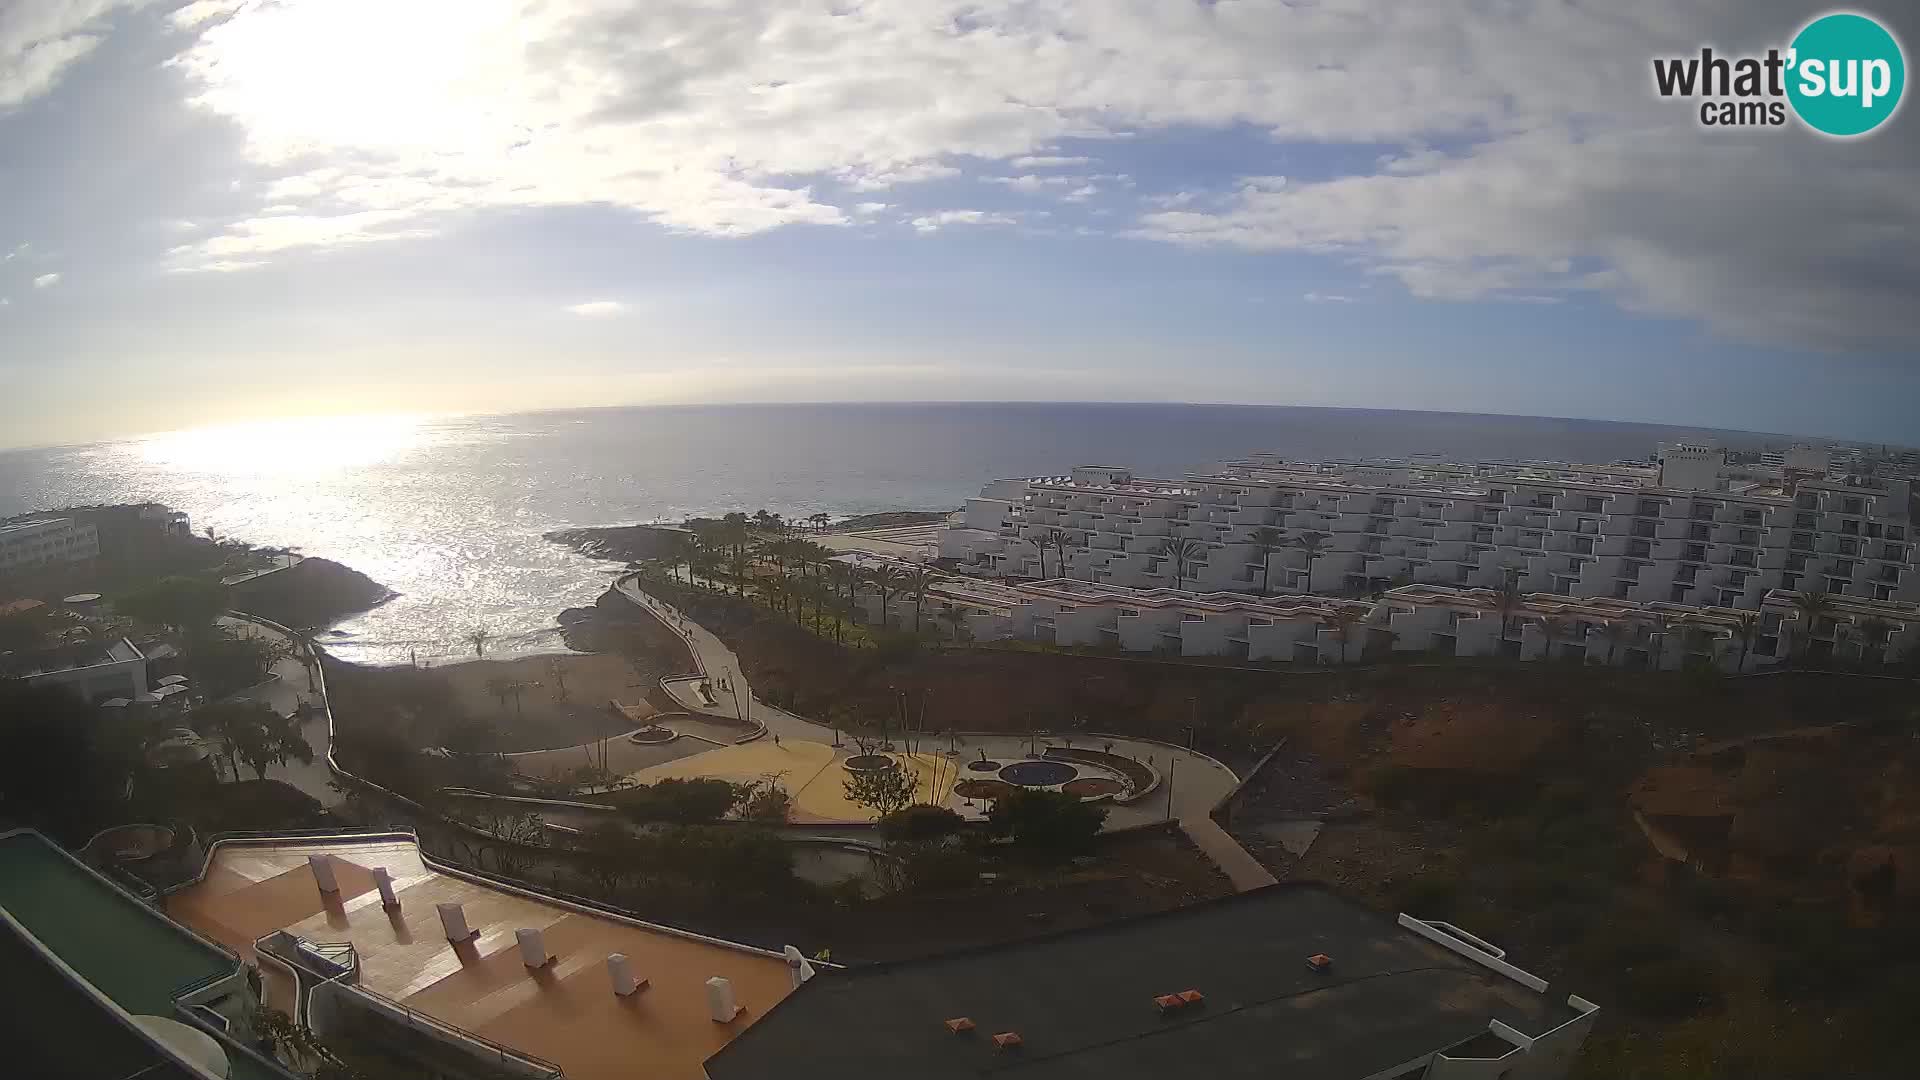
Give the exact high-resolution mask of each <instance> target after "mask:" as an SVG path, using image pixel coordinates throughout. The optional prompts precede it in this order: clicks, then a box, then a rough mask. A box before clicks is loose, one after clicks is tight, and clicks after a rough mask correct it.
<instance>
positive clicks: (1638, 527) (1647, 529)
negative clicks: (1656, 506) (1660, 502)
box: [1633, 521, 1653, 536]
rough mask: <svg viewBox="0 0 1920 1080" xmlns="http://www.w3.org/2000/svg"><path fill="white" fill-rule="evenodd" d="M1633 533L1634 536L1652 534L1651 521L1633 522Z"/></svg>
mask: <svg viewBox="0 0 1920 1080" xmlns="http://www.w3.org/2000/svg"><path fill="white" fill-rule="evenodd" d="M1633 535H1635V536H1652V535H1653V522H1651V521H1636V522H1634V523H1633Z"/></svg>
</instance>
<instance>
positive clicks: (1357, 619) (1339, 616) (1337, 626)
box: [1327, 608, 1365, 664]
mask: <svg viewBox="0 0 1920 1080" xmlns="http://www.w3.org/2000/svg"><path fill="white" fill-rule="evenodd" d="M1327 621H1328V622H1330V623H1332V624H1333V637H1334V640H1336V641H1338V642H1339V643H1340V662H1341V663H1343V664H1344V663H1346V662H1347V645H1348V644H1349V643H1350V642H1351V641H1352V640H1353V628H1354V627H1355V626H1358V625H1360V624H1361V623H1362V622H1363V621H1365V617H1364V616H1362V615H1359V614H1357V613H1355V612H1352V611H1349V610H1347V609H1346V608H1336V609H1335V610H1334V611H1333V613H1332V614H1330V615H1328V616H1327Z"/></svg>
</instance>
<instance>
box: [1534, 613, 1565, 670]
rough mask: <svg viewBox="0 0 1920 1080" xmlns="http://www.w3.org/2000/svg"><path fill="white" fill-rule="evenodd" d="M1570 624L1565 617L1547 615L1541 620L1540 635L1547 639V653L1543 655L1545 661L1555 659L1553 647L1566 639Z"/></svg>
mask: <svg viewBox="0 0 1920 1080" xmlns="http://www.w3.org/2000/svg"><path fill="white" fill-rule="evenodd" d="M1568 629H1569V624H1568V622H1567V620H1566V618H1565V617H1564V616H1561V615H1546V616H1543V617H1542V618H1541V619H1540V634H1541V636H1542V637H1544V638H1546V639H1547V648H1546V651H1545V652H1543V653H1541V654H1540V655H1541V658H1542V659H1544V660H1551V659H1553V646H1554V643H1555V642H1557V641H1563V640H1565V639H1566V636H1567V632H1568Z"/></svg>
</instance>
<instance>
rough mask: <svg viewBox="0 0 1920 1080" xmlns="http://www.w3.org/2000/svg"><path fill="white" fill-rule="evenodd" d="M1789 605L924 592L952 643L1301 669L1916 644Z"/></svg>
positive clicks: (1749, 661) (1896, 613)
mask: <svg viewBox="0 0 1920 1080" xmlns="http://www.w3.org/2000/svg"><path fill="white" fill-rule="evenodd" d="M1795 600H1796V594H1792V593H1786V592H1775V593H1771V594H1769V595H1767V596H1765V597H1763V598H1762V599H1761V605H1760V608H1759V610H1758V611H1757V612H1755V611H1752V610H1745V609H1739V608H1726V607H1689V606H1686V605H1680V604H1671V603H1665V602H1661V601H1655V602H1651V603H1645V604H1642V603H1636V602H1634V601H1630V600H1616V599H1612V598H1610V597H1594V598H1578V597H1567V596H1561V595H1557V594H1551V593H1529V594H1524V595H1522V596H1520V597H1518V598H1517V602H1516V603H1514V604H1512V605H1511V606H1510V607H1509V609H1508V610H1506V611H1502V610H1501V600H1500V595H1499V593H1498V592H1497V591H1495V590H1492V589H1462V588H1454V587H1450V586H1444V585H1406V586H1402V587H1400V588H1396V589H1390V590H1388V591H1387V592H1386V593H1384V594H1383V595H1381V596H1380V598H1379V599H1377V600H1343V599H1337V598H1333V597H1325V596H1300V595H1288V596H1266V597H1261V596H1253V595H1249V594H1246V593H1235V592H1211V593H1193V592H1186V591H1182V590H1175V589H1128V588H1121V587H1117V586H1113V585H1105V584H1098V583H1089V582H1085V581H1072V580H1068V579H1054V580H1050V581H1039V582H1023V583H1017V584H1016V583H1007V582H1001V581H988V580H983V579H980V578H967V577H950V578H946V579H944V580H942V581H940V582H938V583H937V584H935V585H934V586H933V587H932V588H931V589H930V590H929V591H928V595H927V597H926V600H925V602H924V603H923V604H922V606H921V623H922V626H923V627H926V628H928V629H929V631H930V632H934V633H945V632H947V631H946V630H945V628H946V627H947V626H948V625H949V623H948V620H947V619H945V618H944V617H936V615H935V613H939V612H942V611H943V609H945V608H947V607H952V608H955V609H957V610H958V611H959V612H960V613H961V614H963V615H964V616H965V623H966V626H967V628H968V630H969V632H970V634H971V637H972V639H973V640H976V641H995V640H1005V639H1016V640H1021V641H1037V642H1042V643H1045V644H1050V645H1059V646H1065V647H1078V648H1093V649H1111V650H1116V651H1121V652H1134V653H1158V654H1162V655H1172V656H1186V657H1222V658H1226V659H1232V660H1246V661H1250V662H1265V663H1292V664H1307V665H1330V664H1353V663H1362V662H1371V661H1377V660H1380V659H1383V658H1384V657H1385V655H1386V654H1387V653H1390V652H1391V653H1427V654H1439V655H1444V656H1454V657H1473V656H1507V657H1511V658H1516V659H1521V660H1541V659H1555V660H1566V661H1579V662H1584V663H1589V664H1604V665H1609V666H1614V667H1623V668H1653V667H1658V668H1660V669H1663V670H1674V669H1678V668H1682V667H1686V666H1689V665H1692V664H1706V665H1709V666H1712V667H1714V668H1717V669H1719V670H1721V671H1725V672H1753V671H1758V670H1763V669H1765V668H1768V667H1772V666H1775V665H1777V664H1780V663H1782V662H1784V661H1786V660H1789V659H1792V658H1794V657H1796V656H1799V655H1802V654H1803V653H1804V654H1806V655H1810V656H1814V657H1823V656H1830V655H1837V656H1839V657H1840V658H1841V659H1843V660H1847V661H1856V662H1862V663H1876V662H1877V663H1891V662H1894V661H1897V660H1901V659H1904V658H1906V657H1908V656H1910V655H1911V654H1912V652H1913V650H1914V649H1915V648H1917V647H1920V605H1914V604H1898V603H1892V602H1888V601H1877V600H1863V599H1856V598H1848V597H1833V598H1830V599H1829V600H1828V607H1827V610H1826V611H1825V612H1824V613H1822V614H1820V615H1818V616H1816V617H1813V619H1812V620H1811V622H1810V621H1809V618H1808V617H1807V615H1806V614H1805V613H1804V612H1803V611H1802V610H1801V609H1800V608H1799V607H1798V606H1796V603H1795ZM865 606H866V615H867V617H868V619H869V620H873V619H877V618H878V616H879V599H878V597H877V596H876V595H874V594H872V593H869V594H867V595H866V597H865ZM911 618H912V598H911V597H902V596H899V595H895V596H894V597H892V598H891V599H890V601H889V604H888V620H889V622H890V623H892V624H893V625H895V626H905V625H907V623H908V621H909V620H910V619H911Z"/></svg>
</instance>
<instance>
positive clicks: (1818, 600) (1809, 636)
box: [1793, 592, 1833, 660]
mask: <svg viewBox="0 0 1920 1080" xmlns="http://www.w3.org/2000/svg"><path fill="white" fill-rule="evenodd" d="M1832 611H1833V597H1831V596H1829V595H1828V594H1826V593H1818V592H1801V593H1796V594H1795V595H1794V598H1793V619H1794V622H1795V623H1796V624H1797V627H1796V629H1795V632H1794V638H1795V639H1796V640H1795V641H1794V650H1793V651H1794V653H1795V654H1796V655H1798V656H1799V657H1800V658H1801V659H1802V660H1805V659H1806V656H1807V652H1808V650H1810V649H1812V648H1813V635H1814V634H1816V633H1818V632H1819V629H1820V621H1821V620H1822V619H1824V618H1826V617H1827V616H1828V615H1829V614H1831V613H1832Z"/></svg>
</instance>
